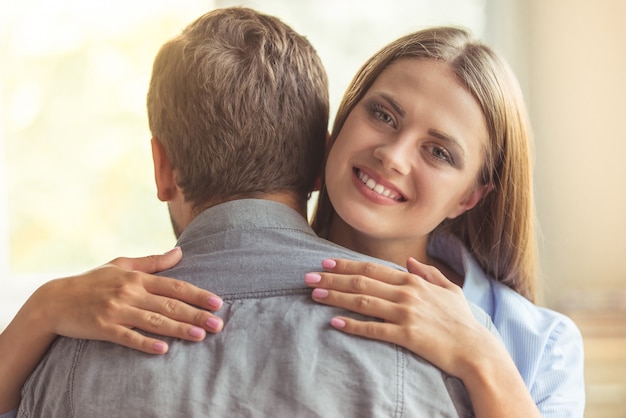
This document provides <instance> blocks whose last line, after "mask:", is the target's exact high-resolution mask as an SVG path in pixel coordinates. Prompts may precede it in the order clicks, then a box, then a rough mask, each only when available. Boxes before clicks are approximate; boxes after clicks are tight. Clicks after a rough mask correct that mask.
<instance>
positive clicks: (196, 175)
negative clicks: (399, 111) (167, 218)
mask: <svg viewBox="0 0 626 418" xmlns="http://www.w3.org/2000/svg"><path fill="white" fill-rule="evenodd" d="M148 117H149V122H150V130H151V131H152V135H153V137H155V138H156V139H157V140H159V141H160V142H161V143H162V144H163V146H164V148H165V151H166V153H167V156H168V158H169V160H170V163H171V164H172V168H173V169H174V170H175V172H176V181H177V184H178V185H179V186H180V187H181V188H182V190H183V193H184V196H185V200H187V201H189V202H191V203H192V204H193V206H194V207H195V208H196V209H203V208H204V207H207V206H209V205H211V204H215V203H219V202H220V201H224V200H229V199H231V198H235V197H254V196H255V195H256V194H260V193H270V192H275V191H285V190H290V191H294V192H297V193H301V194H302V195H306V194H307V193H309V192H310V191H311V190H312V189H313V188H314V185H315V181H316V179H317V177H318V175H319V173H320V170H321V165H322V159H323V154H324V143H325V137H326V132H327V124H328V80H327V76H326V72H325V70H324V67H323V65H322V63H321V60H320V58H319V57H318V55H317V53H316V52H315V50H314V48H313V47H312V45H311V44H310V43H309V42H308V41H307V39H306V38H304V37H303V36H301V35H299V34H298V33H296V32H295V31H294V30H293V29H291V28H290V27H289V26H287V25H286V24H284V23H283V22H281V21H280V20H279V19H277V18H275V17H272V16H267V15H263V14H261V13H258V12H256V11H254V10H251V9H247V8H239V7H235V8H227V9H218V10H214V11H212V12H209V13H207V14H205V15H203V16H202V17H200V18H199V19H197V20H196V21H195V22H193V23H192V24H191V25H189V26H188V27H187V28H185V30H184V31H183V32H182V33H181V34H180V35H179V36H177V37H175V38H174V39H172V40H170V41H169V42H167V43H166V44H165V45H163V46H162V47H161V49H160V51H159V53H158V54H157V56H156V58H155V61H154V66H153V71H152V79H151V81H150V89H149V91H148Z"/></svg>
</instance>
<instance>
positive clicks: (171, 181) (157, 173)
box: [150, 138, 178, 202]
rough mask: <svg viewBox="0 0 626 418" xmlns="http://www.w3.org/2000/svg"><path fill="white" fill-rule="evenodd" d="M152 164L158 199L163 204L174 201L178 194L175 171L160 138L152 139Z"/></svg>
mask: <svg viewBox="0 0 626 418" xmlns="http://www.w3.org/2000/svg"><path fill="white" fill-rule="evenodd" d="M150 143H151V145H152V162H153V164H154V181H155V183H156V187H157V197H158V198H159V200H160V201H162V202H168V201H170V200H173V199H174V197H175V196H176V193H177V192H178V187H177V186H176V181H175V178H174V170H173V169H172V165H171V164H170V160H169V158H168V157H167V153H166V152H165V148H164V147H163V144H162V143H161V141H159V140H158V138H152V140H151V141H150Z"/></svg>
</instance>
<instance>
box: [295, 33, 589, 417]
mask: <svg viewBox="0 0 626 418" xmlns="http://www.w3.org/2000/svg"><path fill="white" fill-rule="evenodd" d="M529 148H530V129H529V127H528V122H527V117H526V111H525V107H524V103H523V100H522V96H521V93H520V91H519V88H518V86H517V83H516V81H515V78H514V77H513V75H512V73H511V72H510V71H509V70H508V68H507V66H506V65H505V64H504V63H503V62H502V61H500V60H499V59H498V57H497V56H496V55H495V54H494V53H493V52H492V51H491V50H490V49H489V48H487V47H485V46H484V45H481V44H480V43H477V42H475V41H473V40H472V39H471V38H470V36H469V35H468V34H467V33H466V32H464V31H462V30H458V29H454V28H433V29H429V30H424V31H419V32H416V33H414V34H411V35H408V36H405V37H403V38H400V39H398V40H397V41H395V42H392V43H391V44H389V45H388V46H386V47H385V48H383V49H382V50H381V51H379V52H378V53H377V54H375V55H374V56H373V57H372V58H371V59H370V60H369V61H368V62H366V63H365V65H364V66H363V67H362V68H361V70H360V71H359V72H358V73H357V75H356V77H355V78H354V80H353V82H352V84H351V85H350V86H349V88H348V90H347V92H346V94H345V96H344V100H343V102H342V103H341V105H340V108H339V111H338V115H337V117H336V119H335V125H334V128H333V133H332V135H331V143H330V151H329V155H328V159H327V164H326V172H325V184H324V183H323V184H324V186H323V188H322V193H321V196H320V201H319V206H318V209H317V212H316V215H315V218H314V220H313V226H314V229H316V232H318V233H319V234H320V235H322V236H325V237H327V238H328V239H330V240H331V241H334V242H336V243H338V244H341V245H343V246H346V247H348V248H350V249H352V250H356V251H359V252H362V253H366V254H368V255H372V256H376V257H379V258H384V259H387V260H390V261H394V262H396V263H397V264H400V265H407V267H408V269H409V271H410V272H411V273H414V274H410V273H404V272H400V271H395V270H393V269H389V268H386V267H382V266H372V265H369V264H363V263H355V262H348V261H346V260H326V261H325V265H324V267H325V268H326V269H327V270H328V271H329V272H330V273H313V274H310V275H307V277H306V278H305V281H306V282H307V283H308V284H309V285H310V286H313V287H316V288H317V289H315V290H314V291H313V298H314V299H315V300H317V301H319V302H322V303H326V304H329V305H333V306H338V307H343V308H346V309H350V310H353V311H356V312H359V313H362V314H366V315H369V316H373V317H377V318H381V319H383V320H384V322H362V321H357V320H354V319H351V318H348V317H341V318H334V319H333V321H332V325H333V326H335V327H336V328H339V329H342V330H344V331H345V332H348V333H351V334H355V335H360V336H364V337H368V338H375V339H379V340H383V341H388V342H393V343H396V344H399V345H402V346H404V347H406V348H408V349H409V350H411V351H413V352H415V353H417V354H420V355H421V356H423V357H425V358H426V359H428V360H430V361H431V362H432V363H434V364H436V365H437V366H439V367H440V368H442V369H443V370H445V371H447V372H448V373H450V374H453V375H456V376H457V377H459V378H461V380H463V381H464V382H465V384H466V387H467V388H468V390H470V395H471V396H472V401H473V403H474V406H475V407H476V409H477V413H476V415H477V416H481V415H480V414H479V413H478V410H479V408H478V404H479V403H480V402H486V403H487V404H488V405H487V406H486V409H488V410H489V409H491V410H494V411H495V410H496V409H498V408H503V409H501V412H503V411H506V409H504V408H506V407H507V405H508V408H509V411H508V412H507V413H506V414H505V415H506V416H511V413H512V412H511V411H518V409H517V407H513V404H512V403H511V402H512V401H513V399H511V396H510V395H511V393H516V394H518V395H521V394H522V392H523V390H522V389H519V385H518V386H515V387H517V388H518V389H519V390H518V391H514V390H511V389H512V387H514V386H509V385H514V384H515V383H514V382H517V383H519V379H520V377H521V378H523V380H524V382H525V383H526V386H527V388H528V390H529V391H530V392H529V393H530V395H532V399H533V400H534V402H535V403H536V405H537V407H538V409H539V411H540V412H541V414H542V415H543V416H544V417H545V416H582V414H583V410H584V382H583V349H582V339H581V336H580V333H579V331H578V329H577V328H576V326H575V325H574V324H573V322H572V321H571V320H569V319H568V318H566V317H564V316H563V315H560V314H558V313H556V312H552V311H549V310H547V309H543V308H538V307H536V306H535V305H533V303H532V301H534V297H535V283H534V282H535V277H536V261H535V242H534V233H533V232H534V229H533V203H532V178H531V163H530V151H529ZM407 260H408V263H407ZM459 286H461V287H463V291H464V293H465V296H466V297H467V298H468V299H469V300H470V301H472V302H474V303H476V304H478V305H479V306H480V307H482V308H483V309H484V310H485V311H486V312H487V313H488V314H490V316H491V317H492V320H493V321H494V324H495V326H496V328H497V329H498V330H499V331H500V333H501V335H502V339H503V342H504V343H505V346H506V348H507V349H508V351H509V353H510V354H511V356H512V359H513V361H514V364H513V363H512V362H511V358H510V357H509V356H508V355H506V353H503V350H501V349H500V347H499V345H498V344H496V343H495V342H494V341H493V340H492V339H488V338H485V339H482V340H481V339H480V338H475V337H477V334H476V329H475V328H474V327H473V325H472V321H473V318H471V315H468V314H467V310H466V309H465V308H464V307H463V305H464V304H466V302H465V300H464V298H463V294H462V292H461V290H460V288H459ZM451 307H454V308H451ZM468 341H472V343H473V344H476V345H475V346H473V347H472V349H468V344H467V343H468ZM507 357H508V358H507ZM515 366H517V369H519V372H518V371H517V370H516V369H515ZM520 373H521V376H520ZM505 382H509V383H505ZM494 386H499V388H497V387H494ZM477 388H482V389H478V390H477ZM504 388H506V389H507V391H504V390H502V389H504ZM508 390H511V392H508ZM489 391H492V392H491V395H489V396H486V394H487V393H488V392H489ZM526 394H528V391H527V393H526ZM526 394H524V396H522V399H520V398H516V399H517V400H520V403H519V404H518V405H520V406H519V407H520V408H523V407H529V404H528V402H527V398H526V399H523V398H525V395H526ZM498 404H499V405H500V406H497V405H498ZM481 410H482V409H481ZM520 410H521V409H520ZM531 411H532V408H528V413H527V414H526V415H524V414H521V416H531V415H530V414H531V413H532V412H531ZM534 413H535V415H537V411H536V409H535V411H534ZM496 415H497V414H496ZM496 415H494V416H496Z"/></svg>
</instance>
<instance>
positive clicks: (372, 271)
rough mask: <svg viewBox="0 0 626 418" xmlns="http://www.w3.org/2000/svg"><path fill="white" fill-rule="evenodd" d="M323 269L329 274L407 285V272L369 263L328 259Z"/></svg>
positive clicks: (323, 264)
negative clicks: (362, 277) (348, 275)
mask: <svg viewBox="0 0 626 418" xmlns="http://www.w3.org/2000/svg"><path fill="white" fill-rule="evenodd" d="M322 267H323V268H324V270H325V271H327V272H332V273H337V274H350V275H356V276H364V277H369V278H372V279H376V280H378V281H380V282H383V283H389V284H395V285H402V284H405V283H406V279H407V277H406V272H403V271H401V270H398V269H395V268H392V267H389V266H385V265H383V264H378V263H374V262H368V261H354V260H345V259H341V258H337V259H326V260H324V261H323V262H322Z"/></svg>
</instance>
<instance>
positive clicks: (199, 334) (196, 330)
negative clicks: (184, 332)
mask: <svg viewBox="0 0 626 418" xmlns="http://www.w3.org/2000/svg"><path fill="white" fill-rule="evenodd" d="M189 335H191V336H192V337H194V338H203V337H204V336H205V332H204V330H203V329H202V328H200V327H191V328H189Z"/></svg>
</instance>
